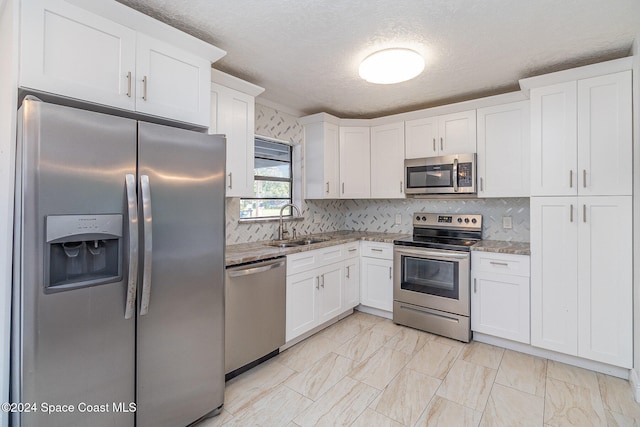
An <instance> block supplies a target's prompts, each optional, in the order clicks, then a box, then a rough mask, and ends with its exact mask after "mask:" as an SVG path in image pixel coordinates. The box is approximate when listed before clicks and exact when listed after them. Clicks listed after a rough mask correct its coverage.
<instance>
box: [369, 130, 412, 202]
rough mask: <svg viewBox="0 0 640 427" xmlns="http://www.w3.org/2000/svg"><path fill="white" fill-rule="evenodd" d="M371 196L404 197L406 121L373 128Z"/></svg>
mask: <svg viewBox="0 0 640 427" xmlns="http://www.w3.org/2000/svg"><path fill="white" fill-rule="evenodd" d="M371 170H372V171H373V173H372V174H371V198H373V199H402V198H404V123H402V122H400V123H394V124H390V125H383V126H375V127H372V128H371Z"/></svg>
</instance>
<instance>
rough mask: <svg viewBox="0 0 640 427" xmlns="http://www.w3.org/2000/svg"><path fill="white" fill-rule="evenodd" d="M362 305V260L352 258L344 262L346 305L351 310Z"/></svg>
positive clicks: (345, 307)
mask: <svg viewBox="0 0 640 427" xmlns="http://www.w3.org/2000/svg"><path fill="white" fill-rule="evenodd" d="M358 304H360V259H359V258H351V259H348V260H346V261H345V262H344V304H343V308H344V309H345V310H346V309H349V308H353V307H355V306H357V305H358Z"/></svg>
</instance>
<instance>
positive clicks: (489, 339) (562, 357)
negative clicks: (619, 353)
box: [473, 332, 639, 400]
mask: <svg viewBox="0 0 640 427" xmlns="http://www.w3.org/2000/svg"><path fill="white" fill-rule="evenodd" d="M473 340H474V341H478V342H483V343H486V344H491V345H495V346H498V347H503V348H507V349H509V350H514V351H518V352H520V353H525V354H530V355H532V356H538V357H543V358H545V359H550V360H554V361H556V362H562V363H566V364H567V365H573V366H577V367H579V368H584V369H589V370H591V371H596V372H600V373H603V374H607V375H612V376H614V377H618V378H622V379H625V380H631V372H634V371H633V370H631V371H630V370H629V369H626V368H621V367H619V366H613V365H608V364H606V363H601V362H595V361H593V360H588V359H583V358H580V357H576V356H570V355H568V354H562V353H558V352H555V351H551V350H545V349H543V348H538V347H533V346H532V345H529V344H524V343H521V342H516V341H511V340H507V339H504V338H498V337H494V336H491V335H485V334H480V333H478V332H474V333H473ZM632 384H633V383H632ZM636 390H638V389H636ZM635 396H636V400H638V396H639V395H638V392H636V393H635Z"/></svg>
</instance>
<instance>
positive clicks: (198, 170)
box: [136, 122, 225, 427]
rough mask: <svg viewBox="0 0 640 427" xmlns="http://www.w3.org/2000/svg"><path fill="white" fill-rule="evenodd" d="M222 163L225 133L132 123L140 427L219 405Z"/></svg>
mask: <svg viewBox="0 0 640 427" xmlns="http://www.w3.org/2000/svg"><path fill="white" fill-rule="evenodd" d="M224 162H225V151H224V138H223V137H220V136H215V135H206V134H201V133H196V132H191V131H185V130H181V129H175V128H170V127H166V126H160V125H155V124H150V123H144V122H140V123H139V124H138V165H139V166H138V167H139V169H138V174H139V178H138V183H139V190H138V194H139V196H140V199H139V203H138V205H139V209H140V215H139V217H140V218H141V222H144V226H143V224H141V226H140V232H141V236H140V242H141V247H140V254H141V260H144V261H145V262H146V264H143V263H141V264H140V265H141V268H140V270H141V280H139V285H138V286H139V287H138V295H139V308H138V332H137V404H138V406H137V413H136V425H137V426H138V427H151V426H153V427H163V426H166V427H175V426H185V425H187V424H190V423H191V422H193V421H195V420H197V419H198V418H200V417H202V416H204V415H206V414H207V413H209V412H210V411H212V410H215V409H216V408H218V407H219V406H221V405H222V403H223V398H224V245H225V233H224V226H225V221H224V214H225V199H224ZM143 218H144V220H143ZM150 233H151V234H152V235H151V236H150ZM149 245H152V250H149V249H150V248H149ZM149 261H151V265H149ZM149 267H150V268H149ZM145 275H146V277H145ZM149 275H150V277H149ZM145 284H146V287H145ZM141 313H142V314H141Z"/></svg>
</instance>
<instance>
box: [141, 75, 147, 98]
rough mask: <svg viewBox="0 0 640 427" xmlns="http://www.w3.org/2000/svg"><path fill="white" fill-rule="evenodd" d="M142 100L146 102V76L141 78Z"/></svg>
mask: <svg viewBox="0 0 640 427" xmlns="http://www.w3.org/2000/svg"><path fill="white" fill-rule="evenodd" d="M142 99H143V100H145V101H146V100H147V76H144V77H142Z"/></svg>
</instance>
